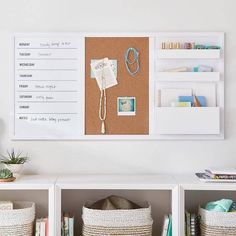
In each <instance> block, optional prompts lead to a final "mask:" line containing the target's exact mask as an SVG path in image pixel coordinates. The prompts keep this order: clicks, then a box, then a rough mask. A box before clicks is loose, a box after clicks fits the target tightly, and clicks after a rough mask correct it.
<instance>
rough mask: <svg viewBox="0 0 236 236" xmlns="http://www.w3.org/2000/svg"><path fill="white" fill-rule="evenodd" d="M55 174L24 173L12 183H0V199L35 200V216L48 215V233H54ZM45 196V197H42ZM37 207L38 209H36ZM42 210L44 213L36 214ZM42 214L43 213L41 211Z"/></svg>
mask: <svg viewBox="0 0 236 236" xmlns="http://www.w3.org/2000/svg"><path fill="white" fill-rule="evenodd" d="M55 182H56V177H55V176H46V175H45V176H42V175H25V176H22V177H20V178H19V179H17V180H16V181H14V182H12V183H1V184H0V200H11V201H18V200H25V201H34V202H36V216H37V217H46V216H47V215H48V222H49V235H50V236H51V235H55V236H56V234H55V231H54V230H55V226H54V223H55V207H54V206H55V191H54V187H55ZM45 197H46V199H44V198H45ZM37 208H38V209H37ZM40 208H47V209H45V210H44V214H46V215H37V213H38V211H40V212H41V211H42V212H43V209H40ZM37 210H38V211H37ZM42 214H43V213H42Z"/></svg>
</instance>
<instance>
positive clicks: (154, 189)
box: [56, 175, 178, 236]
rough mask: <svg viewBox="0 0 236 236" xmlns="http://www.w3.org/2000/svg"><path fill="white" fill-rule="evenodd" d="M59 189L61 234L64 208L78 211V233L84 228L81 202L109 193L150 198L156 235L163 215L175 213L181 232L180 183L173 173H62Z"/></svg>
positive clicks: (58, 230) (76, 217) (76, 229)
mask: <svg viewBox="0 0 236 236" xmlns="http://www.w3.org/2000/svg"><path fill="white" fill-rule="evenodd" d="M56 192H57V194H56V196H57V199H58V201H57V203H58V205H57V210H56V212H57V232H58V235H59V232H60V228H61V225H60V219H61V212H71V213H73V214H74V215H75V222H76V227H75V232H76V235H79V234H81V229H82V219H81V216H82V206H83V205H84V204H85V203H86V202H87V201H97V200H100V199H103V198H105V197H108V196H109V195H119V196H122V197H126V198H128V199H130V200H132V201H134V202H137V203H139V202H143V201H147V202H149V203H150V204H151V206H152V217H153V219H154V224H153V235H161V231H162V224H163V220H164V215H165V214H168V213H172V215H173V227H174V230H175V231H174V232H175V233H174V234H173V236H177V235H178V234H177V232H178V228H177V227H178V225H177V224H178V222H177V219H176V216H177V214H178V213H177V210H178V199H177V198H178V187H177V186H176V184H175V180H174V179H173V178H172V177H171V176H164V175H163V176H162V175H142V176H137V175H136V176H134V175H130V176H129V175H127V176H124V175H122V176H121V175H107V176H104V175H97V176H86V175H84V176H83V175H82V176H62V177H59V178H58V181H57V188H56ZM60 203H61V204H60Z"/></svg>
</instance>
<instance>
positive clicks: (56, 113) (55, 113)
mask: <svg viewBox="0 0 236 236" xmlns="http://www.w3.org/2000/svg"><path fill="white" fill-rule="evenodd" d="M16 114H17V115H37V114H38V115H40V114H43V115H51V114H54V115H78V113H58V112H54V113H53V112H51V113H50V112H49V113H40V112H36V113H25V112H23V113H16Z"/></svg>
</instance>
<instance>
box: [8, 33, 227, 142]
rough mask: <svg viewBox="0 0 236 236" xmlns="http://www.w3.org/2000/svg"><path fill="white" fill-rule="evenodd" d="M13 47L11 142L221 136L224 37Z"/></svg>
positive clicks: (111, 37) (78, 38) (48, 38)
mask: <svg viewBox="0 0 236 236" xmlns="http://www.w3.org/2000/svg"><path fill="white" fill-rule="evenodd" d="M13 48H14V59H13V62H14V63H13V64H14V68H13V71H14V75H13V77H14V80H13V85H14V86H13V92H14V99H13V100H14V102H13V107H12V118H13V126H12V127H13V132H12V133H13V139H26V140H27V139H45V140H47V139H55V140H57V139H71V140H91V139H93V140H104V139H122V140H129V139H134V140H135V139H147V140H148V139H149V140H150V139H154V140H155V139H156V140H158V139H174V140H178V139H222V138H224V33H206V32H204V33H201V32H198V33H178V32H176V33H174V32H173V33H171V32H170V33H158V32H157V33H132V34H121V33H120V34H119V33H117V34H98V33H87V34H83V33H58V34H50V33H48V34H47V33H42V34H30V33H27V34H15V35H14V46H13ZM106 58H107V59H106ZM133 62H134V63H133ZM101 65H102V67H101ZM101 68H103V69H102V70H100V72H97V71H99V69H101ZM104 68H105V69H104ZM96 70H97V71H96ZM106 70H107V71H106ZM136 70H137V71H136ZM132 72H137V73H133V74H132ZM99 73H100V75H99ZM99 76H100V77H99ZM104 78H105V79H104ZM99 80H100V81H99ZM104 86H105V87H106V89H104V88H105V87H104ZM186 99H187V100H186ZM183 106H184V107H183Z"/></svg>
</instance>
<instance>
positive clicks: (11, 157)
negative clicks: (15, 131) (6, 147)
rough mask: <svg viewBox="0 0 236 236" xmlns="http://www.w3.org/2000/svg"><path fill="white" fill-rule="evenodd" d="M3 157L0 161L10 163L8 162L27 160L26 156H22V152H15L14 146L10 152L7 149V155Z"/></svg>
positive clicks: (15, 162) (19, 162) (18, 162)
mask: <svg viewBox="0 0 236 236" xmlns="http://www.w3.org/2000/svg"><path fill="white" fill-rule="evenodd" d="M3 157H4V159H3V160H1V163H4V164H7V165H10V164H24V163H25V162H27V160H28V156H27V155H26V156H22V152H17V153H16V152H15V150H14V148H13V149H12V150H11V152H9V151H7V156H3Z"/></svg>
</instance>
